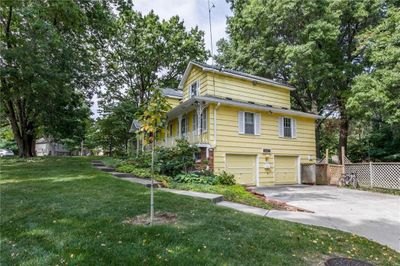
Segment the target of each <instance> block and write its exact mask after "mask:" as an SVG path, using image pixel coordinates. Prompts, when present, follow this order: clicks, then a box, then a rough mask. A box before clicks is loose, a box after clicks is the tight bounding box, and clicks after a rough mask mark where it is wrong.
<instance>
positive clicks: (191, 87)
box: [189, 80, 200, 98]
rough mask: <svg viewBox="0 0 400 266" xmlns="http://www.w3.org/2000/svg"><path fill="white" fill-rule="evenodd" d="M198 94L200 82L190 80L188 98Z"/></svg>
mask: <svg viewBox="0 0 400 266" xmlns="http://www.w3.org/2000/svg"><path fill="white" fill-rule="evenodd" d="M193 88H194V89H195V91H194V93H193ZM199 95H200V82H199V81H198V80H196V81H195V82H192V84H190V86H189V98H193V97H195V96H199Z"/></svg>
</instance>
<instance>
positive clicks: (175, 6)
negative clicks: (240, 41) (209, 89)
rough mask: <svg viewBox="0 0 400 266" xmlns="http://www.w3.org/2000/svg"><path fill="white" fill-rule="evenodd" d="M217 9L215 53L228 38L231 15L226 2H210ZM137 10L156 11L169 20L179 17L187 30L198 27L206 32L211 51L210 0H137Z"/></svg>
mask: <svg viewBox="0 0 400 266" xmlns="http://www.w3.org/2000/svg"><path fill="white" fill-rule="evenodd" d="M210 2H211V4H213V5H214V6H215V7H214V8H212V9H211V20H212V21H211V24H212V33H213V34H212V35H213V46H214V53H215V51H216V42H217V41H218V40H219V39H221V38H223V37H226V33H225V26H226V16H230V15H231V11H230V9H229V4H228V3H227V2H226V1H225V0H210ZM134 7H135V9H136V10H138V11H140V12H142V13H144V14H147V13H149V12H150V10H154V13H156V14H157V15H158V16H160V18H162V19H169V18H170V17H172V16H174V15H178V16H179V17H180V18H181V19H182V20H183V21H184V24H185V26H186V28H188V29H189V28H191V27H195V26H196V25H197V26H198V27H199V28H200V30H203V31H204V32H205V37H204V41H205V43H206V48H207V49H208V50H211V42H210V30H209V23H208V0H136V1H134Z"/></svg>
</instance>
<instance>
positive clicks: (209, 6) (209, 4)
mask: <svg viewBox="0 0 400 266" xmlns="http://www.w3.org/2000/svg"><path fill="white" fill-rule="evenodd" d="M214 7H215V5H214V4H213V3H211V2H210V0H208V23H209V24H210V41H211V65H212V66H214V47H213V38H212V28H211V9H212V8H214Z"/></svg>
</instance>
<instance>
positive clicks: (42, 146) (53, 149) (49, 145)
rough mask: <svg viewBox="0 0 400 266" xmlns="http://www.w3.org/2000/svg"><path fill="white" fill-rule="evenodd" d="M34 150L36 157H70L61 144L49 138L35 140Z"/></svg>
mask: <svg viewBox="0 0 400 266" xmlns="http://www.w3.org/2000/svg"><path fill="white" fill-rule="evenodd" d="M35 150H36V155H37V156H62V155H70V151H69V150H68V149H67V148H66V147H65V146H64V145H63V144H60V143H57V142H55V141H53V140H52V139H49V138H40V139H38V140H36V147H35Z"/></svg>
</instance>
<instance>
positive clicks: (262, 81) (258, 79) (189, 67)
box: [178, 61, 296, 91]
mask: <svg viewBox="0 0 400 266" xmlns="http://www.w3.org/2000/svg"><path fill="white" fill-rule="evenodd" d="M193 66H197V67H199V68H201V69H202V70H203V71H207V72H213V73H217V74H221V75H225V76H230V77H235V78H239V79H244V80H250V81H255V82H257V83H260V84H266V85H270V86H274V87H278V88H282V89H287V90H290V91H294V90H296V89H295V88H294V87H291V86H287V85H285V84H279V83H278V82H274V81H273V80H271V81H268V80H267V79H265V78H262V77H257V76H254V78H252V77H251V76H253V75H250V74H246V73H243V74H245V75H246V76H244V75H239V74H235V73H230V72H227V71H224V70H223V69H221V70H216V69H213V68H210V67H206V66H202V65H200V64H197V63H195V62H193V61H191V62H189V64H188V65H187V67H186V69H185V72H184V73H183V76H182V79H181V80H180V82H179V85H178V88H179V89H183V85H184V84H185V82H186V80H187V78H188V77H189V74H190V72H191V71H192V68H193Z"/></svg>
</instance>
